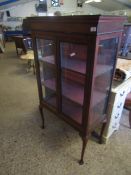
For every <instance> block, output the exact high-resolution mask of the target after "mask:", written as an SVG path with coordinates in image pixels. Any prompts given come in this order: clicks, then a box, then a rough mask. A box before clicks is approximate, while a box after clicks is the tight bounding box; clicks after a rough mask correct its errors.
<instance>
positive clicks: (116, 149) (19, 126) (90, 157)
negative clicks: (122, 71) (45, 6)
mask: <svg viewBox="0 0 131 175" xmlns="http://www.w3.org/2000/svg"><path fill="white" fill-rule="evenodd" d="M38 102H39V100H38V92H37V85H36V79H35V76H34V75H33V72H32V71H31V72H29V73H27V72H26V62H25V61H23V60H20V59H19V58H17V57H16V52H15V47H14V44H12V43H6V52H5V53H4V54H0V175H54V174H55V175H131V130H130V129H129V124H128V111H123V115H122V120H121V126H120V129H119V131H118V132H115V133H114V134H113V135H112V137H111V138H110V140H109V142H108V143H107V144H106V145H105V144H103V145H99V144H98V143H97V142H96V141H94V139H92V138H91V139H90V140H89V142H88V144H87V149H86V153H85V164H84V165H83V166H79V164H78V163H77V161H78V159H79V158H80V152H81V139H80V137H79V135H78V133H77V132H76V131H75V130H74V129H72V128H71V127H70V126H68V125H67V124H66V123H64V122H63V121H61V120H60V119H58V118H57V117H56V116H54V115H53V114H52V113H50V112H49V111H47V110H46V111H45V118H46V126H45V129H44V130H42V129H41V118H40V114H39V111H38Z"/></svg>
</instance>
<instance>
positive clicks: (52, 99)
mask: <svg viewBox="0 0 131 175" xmlns="http://www.w3.org/2000/svg"><path fill="white" fill-rule="evenodd" d="M56 98H57V97H56V95H52V96H50V97H48V98H47V99H46V98H45V99H44V101H46V102H47V103H48V104H50V105H52V106H54V107H57V104H56Z"/></svg>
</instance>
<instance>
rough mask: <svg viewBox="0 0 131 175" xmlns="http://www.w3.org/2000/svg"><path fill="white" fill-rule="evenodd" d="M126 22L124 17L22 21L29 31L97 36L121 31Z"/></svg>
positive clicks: (84, 17) (78, 17) (82, 17)
mask: <svg viewBox="0 0 131 175" xmlns="http://www.w3.org/2000/svg"><path fill="white" fill-rule="evenodd" d="M126 22H127V17H124V16H102V15H81V16H45V17H28V18H26V19H24V21H23V28H24V29H26V30H27V29H28V30H31V31H45V32H46V31H48V32H62V33H63V32H64V33H74V34H75V33H77V34H93V35H99V34H104V33H110V32H111V33H112V32H119V31H122V30H123V25H124V24H125V23H126Z"/></svg>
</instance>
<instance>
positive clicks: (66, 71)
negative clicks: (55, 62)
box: [60, 42, 87, 124]
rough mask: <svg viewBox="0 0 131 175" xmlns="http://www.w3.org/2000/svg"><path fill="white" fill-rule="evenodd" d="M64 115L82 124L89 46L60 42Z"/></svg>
mask: <svg viewBox="0 0 131 175" xmlns="http://www.w3.org/2000/svg"><path fill="white" fill-rule="evenodd" d="M60 58H61V92H62V113H63V114H64V115H65V116H67V117H68V118H70V119H72V120H73V121H75V122H77V123H78V124H82V110H83V101H84V86H85V74H86V61H87V45H86V44H76V43H72V42H60Z"/></svg>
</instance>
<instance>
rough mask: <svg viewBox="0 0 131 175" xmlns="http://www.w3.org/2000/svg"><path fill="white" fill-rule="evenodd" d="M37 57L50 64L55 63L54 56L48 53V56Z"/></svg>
mask: <svg viewBox="0 0 131 175" xmlns="http://www.w3.org/2000/svg"><path fill="white" fill-rule="evenodd" d="M38 57H39V60H40V61H44V62H47V63H50V64H55V56H54V55H50V56H46V57H40V56H38Z"/></svg>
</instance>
